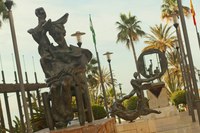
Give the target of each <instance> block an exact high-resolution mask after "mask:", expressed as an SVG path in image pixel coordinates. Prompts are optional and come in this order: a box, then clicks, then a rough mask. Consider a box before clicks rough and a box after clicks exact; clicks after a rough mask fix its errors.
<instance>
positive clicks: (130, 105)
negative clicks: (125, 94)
mask: <svg viewBox="0 0 200 133" xmlns="http://www.w3.org/2000/svg"><path fill="white" fill-rule="evenodd" d="M137 100H138V97H137V96H132V97H131V98H129V99H127V100H125V101H124V102H123V103H124V106H125V107H126V108H127V109H128V110H135V109H136V107H137Z"/></svg>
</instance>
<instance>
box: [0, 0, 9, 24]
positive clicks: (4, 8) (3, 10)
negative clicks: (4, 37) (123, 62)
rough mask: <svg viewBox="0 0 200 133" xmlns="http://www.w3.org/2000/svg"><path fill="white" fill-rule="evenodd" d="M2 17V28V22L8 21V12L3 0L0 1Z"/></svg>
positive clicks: (0, 14)
mask: <svg viewBox="0 0 200 133" xmlns="http://www.w3.org/2000/svg"><path fill="white" fill-rule="evenodd" d="M0 16H1V19H0V27H1V26H2V21H1V20H5V19H8V12H7V9H6V6H5V4H4V1H3V0H0Z"/></svg>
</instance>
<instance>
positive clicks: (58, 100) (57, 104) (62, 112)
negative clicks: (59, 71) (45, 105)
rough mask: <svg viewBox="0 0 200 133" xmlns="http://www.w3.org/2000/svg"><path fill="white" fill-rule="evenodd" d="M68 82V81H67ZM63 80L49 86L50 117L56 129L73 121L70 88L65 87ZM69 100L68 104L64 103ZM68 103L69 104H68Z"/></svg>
mask: <svg viewBox="0 0 200 133" xmlns="http://www.w3.org/2000/svg"><path fill="white" fill-rule="evenodd" d="M69 81H70V80H69ZM63 82H65V80H63V81H62V83H60V82H55V83H53V84H52V85H51V100H52V115H53V119H54V121H55V125H56V127H57V128H61V127H65V126H67V124H68V122H69V121H71V120H72V119H73V115H72V114H73V113H72V111H71V110H72V109H71V91H70V90H71V87H67V85H66V83H63ZM67 100H69V101H68V102H66V101H67ZM69 103H70V104H69Z"/></svg>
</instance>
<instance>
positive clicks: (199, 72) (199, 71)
mask: <svg viewBox="0 0 200 133" xmlns="http://www.w3.org/2000/svg"><path fill="white" fill-rule="evenodd" d="M197 72H198V77H199V82H200V70H197Z"/></svg>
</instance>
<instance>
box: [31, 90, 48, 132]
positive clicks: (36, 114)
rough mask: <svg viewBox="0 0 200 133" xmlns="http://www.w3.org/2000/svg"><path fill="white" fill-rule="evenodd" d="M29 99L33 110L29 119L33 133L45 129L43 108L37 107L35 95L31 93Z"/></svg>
mask: <svg viewBox="0 0 200 133" xmlns="http://www.w3.org/2000/svg"><path fill="white" fill-rule="evenodd" d="M31 98H32V100H33V102H32V109H33V118H32V119H31V123H32V128H33V131H38V130H41V129H44V128H46V127H47V123H46V119H45V114H44V107H43V106H42V107H39V106H38V104H37V102H38V99H37V96H36V95H35V93H32V95H31Z"/></svg>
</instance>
